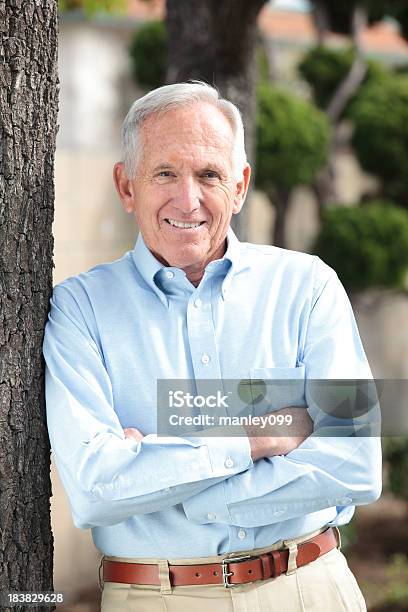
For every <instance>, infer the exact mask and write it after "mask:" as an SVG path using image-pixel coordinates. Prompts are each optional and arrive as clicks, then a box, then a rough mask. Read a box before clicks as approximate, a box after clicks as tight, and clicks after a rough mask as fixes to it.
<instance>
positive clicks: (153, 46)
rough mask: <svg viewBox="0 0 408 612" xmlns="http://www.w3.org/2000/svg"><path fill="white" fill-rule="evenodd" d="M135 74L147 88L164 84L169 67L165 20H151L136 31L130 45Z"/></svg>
mask: <svg viewBox="0 0 408 612" xmlns="http://www.w3.org/2000/svg"><path fill="white" fill-rule="evenodd" d="M129 51H130V57H131V59H132V65H133V76H134V78H135V80H136V82H137V83H138V84H139V85H141V86H142V87H146V88H147V89H155V88H156V87H160V86H161V85H164V82H165V79H166V68H167V31H166V26H165V24H164V22H163V21H149V22H148V23H145V24H143V25H141V26H140V27H139V28H138V29H137V30H136V32H135V34H134V37H133V40H132V42H131V45H130V49H129Z"/></svg>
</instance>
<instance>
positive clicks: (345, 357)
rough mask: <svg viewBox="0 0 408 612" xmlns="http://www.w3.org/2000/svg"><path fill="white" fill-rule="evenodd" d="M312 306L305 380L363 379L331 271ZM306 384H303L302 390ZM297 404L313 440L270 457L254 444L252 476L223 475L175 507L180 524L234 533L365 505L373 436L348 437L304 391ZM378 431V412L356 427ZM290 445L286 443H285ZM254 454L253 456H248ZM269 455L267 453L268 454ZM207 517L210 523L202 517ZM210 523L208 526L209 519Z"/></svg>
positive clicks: (371, 489)
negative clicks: (303, 408) (182, 517)
mask: <svg viewBox="0 0 408 612" xmlns="http://www.w3.org/2000/svg"><path fill="white" fill-rule="evenodd" d="M320 265H321V266H322V267H323V270H326V275H327V278H326V280H325V282H324V283H322V286H321V287H320V289H319V291H317V292H316V293H317V294H316V298H315V300H314V302H313V305H312V308H311V312H310V316H309V321H308V327H307V334H306V339H305V345H304V347H303V349H302V351H301V352H300V356H299V361H300V362H302V363H303V364H304V365H305V372H306V379H307V380H316V379H370V378H371V377H372V375H371V372H370V368H369V365H368V363H367V359H366V356H365V354H364V350H363V347H362V344H361V341H360V338H359V334H358V330H357V325H356V322H355V319H354V315H353V312H352V309H351V305H350V302H349V300H348V297H347V295H346V293H345V291H344V289H343V287H342V285H341V283H340V282H339V280H338V278H337V276H336V274H335V273H333V271H331V272H330V273H329V274H327V270H329V269H328V268H327V266H325V265H324V264H322V262H320ZM307 380H306V382H307ZM305 404H306V405H307V411H308V414H309V415H310V417H311V419H312V420H313V423H314V432H313V434H312V435H311V436H309V437H308V438H307V439H306V440H304V441H303V440H299V441H300V444H298V445H293V444H292V447H290V448H289V452H286V451H285V447H284V440H282V441H281V442H280V443H281V444H283V447H282V453H281V454H279V455H278V456H271V454H270V453H269V451H268V448H269V449H270V448H273V445H274V443H276V441H274V440H269V439H268V438H265V437H260V438H259V439H258V448H257V449H256V455H254V453H253V454H252V457H253V459H254V461H255V463H254V466H253V467H252V469H250V470H247V471H246V472H244V473H242V474H237V475H231V477H229V478H228V479H226V480H224V481H223V482H221V483H219V484H215V485H213V486H211V487H209V488H207V489H206V490H205V491H204V492H202V493H200V494H198V495H196V496H195V497H191V498H189V499H188V500H186V501H185V502H184V503H183V507H184V511H185V513H186V516H187V517H188V518H189V519H190V520H191V521H193V522H196V523H201V524H204V523H209V522H216V523H217V522H218V523H225V524H228V525H240V526H242V527H256V526H262V525H270V524H273V523H276V522H280V521H285V520H288V519H292V518H296V517H303V516H304V515H305V514H308V513H312V512H317V511H319V510H322V509H325V508H330V507H333V506H350V505H359V504H366V503H370V502H372V501H375V500H376V499H378V497H379V495H380V493H381V442H380V438H379V437H373V436H375V435H377V436H379V434H378V433H377V434H376V433H374V434H372V435H370V436H365V437H360V436H358V434H357V436H356V435H355V425H358V423H359V421H360V419H355V420H354V421H353V422H352V424H351V426H350V423H347V420H345V419H338V418H337V419H336V418H334V417H333V416H330V415H329V414H327V412H325V410H324V409H322V408H324V407H322V406H321V405H320V403H319V402H316V400H315V398H314V397H313V396H312V394H310V388H309V387H308V385H306V395H305ZM361 420H362V421H363V424H364V423H365V424H367V423H368V425H369V426H371V425H375V424H376V423H377V424H378V421H379V407H378V405H377V406H373V407H372V409H371V411H370V413H369V414H368V415H365V417H363V418H362V419H361ZM291 442H292V443H293V440H292V441H291ZM253 450H254V449H253ZM273 454H275V453H273ZM207 515H208V516H210V517H211V521H210V520H209V519H208V516H207ZM214 517H215V518H214Z"/></svg>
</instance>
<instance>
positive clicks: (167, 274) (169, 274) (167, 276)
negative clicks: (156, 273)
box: [166, 270, 174, 278]
mask: <svg viewBox="0 0 408 612" xmlns="http://www.w3.org/2000/svg"><path fill="white" fill-rule="evenodd" d="M166 278H174V272H172V271H171V270H167V272H166Z"/></svg>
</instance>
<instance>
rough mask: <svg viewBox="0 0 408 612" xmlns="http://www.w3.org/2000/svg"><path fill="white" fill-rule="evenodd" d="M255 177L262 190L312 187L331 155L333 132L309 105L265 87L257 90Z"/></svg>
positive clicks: (315, 109)
mask: <svg viewBox="0 0 408 612" xmlns="http://www.w3.org/2000/svg"><path fill="white" fill-rule="evenodd" d="M257 104H258V107H257V119H256V128H257V134H256V176H255V181H256V185H257V187H258V188H259V189H263V190H264V191H266V192H267V193H270V192H271V190H273V189H274V188H282V189H291V188H292V187H294V186H295V185H300V184H308V183H310V182H311V181H312V180H313V178H314V176H315V174H316V172H317V171H318V170H319V168H320V167H321V166H322V165H323V164H324V162H325V161H326V158H327V154H328V145H329V135H330V128H329V124H328V121H327V118H326V117H325V115H324V114H323V113H322V112H321V111H319V110H318V109H317V108H315V107H314V106H313V105H312V104H310V103H309V102H307V101H305V100H303V99H301V98H299V97H297V96H295V95H294V94H292V93H290V92H288V91H285V90H283V89H278V88H275V87H274V86H272V85H270V84H269V83H263V84H261V85H260V86H259V88H258V96H257Z"/></svg>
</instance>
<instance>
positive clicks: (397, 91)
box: [350, 74, 408, 206]
mask: <svg viewBox="0 0 408 612" xmlns="http://www.w3.org/2000/svg"><path fill="white" fill-rule="evenodd" d="M350 117H351V119H352V120H353V123H354V135H353V140H352V144H353V147H354V150H355V152H356V154H357V157H358V159H359V161H360V163H361V165H362V166H363V168H364V169H365V170H368V171H369V172H373V173H374V174H376V175H377V176H379V177H380V179H381V180H382V182H383V191H384V193H385V194H386V196H387V198H390V199H393V200H395V201H397V202H398V203H399V204H401V205H403V206H408V75H406V74H399V75H389V76H388V78H387V79H386V80H385V81H384V82H382V83H381V82H372V83H370V84H367V86H365V87H364V88H363V90H362V91H361V93H360V95H359V96H358V99H356V100H354V102H353V104H352V106H351V109H350Z"/></svg>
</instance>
